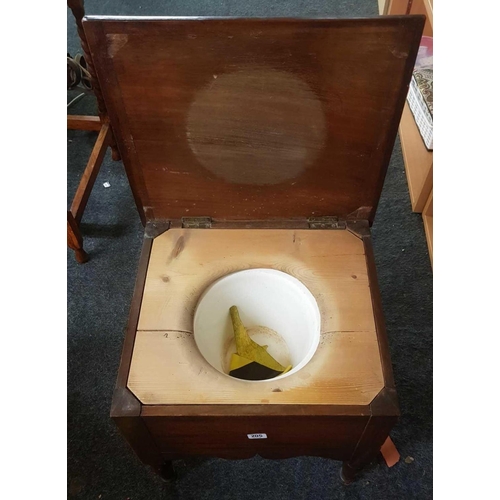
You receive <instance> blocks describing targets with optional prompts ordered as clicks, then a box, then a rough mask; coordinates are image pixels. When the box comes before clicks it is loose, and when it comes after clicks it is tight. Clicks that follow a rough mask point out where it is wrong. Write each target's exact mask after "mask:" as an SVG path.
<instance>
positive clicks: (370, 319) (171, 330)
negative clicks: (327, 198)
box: [128, 229, 384, 405]
mask: <svg viewBox="0 0 500 500" xmlns="http://www.w3.org/2000/svg"><path fill="white" fill-rule="evenodd" d="M257 267H265V268H272V269H277V270H280V271H284V272H287V273H289V274H290V275H292V276H295V277H296V278H298V279H300V280H301V281H302V283H304V285H305V286H307V287H308V289H309V290H310V291H311V293H312V294H313V295H314V296H315V298H316V300H317V302H318V306H319V308H320V312H321V322H322V328H321V341H320V345H319V347H318V350H317V352H316V354H315V355H314V357H313V358H312V360H311V361H310V362H309V363H308V365H307V366H306V367H305V368H303V369H302V370H300V371H299V372H298V373H297V374H295V375H292V376H290V377H287V378H284V379H282V380H279V381H277V382H272V381H270V382H266V383H259V384H251V383H247V382H242V381H237V380H233V379H231V378H229V377H226V376H224V375H222V374H220V373H219V372H217V371H216V370H215V369H214V368H212V367H211V366H210V365H209V364H208V363H207V362H206V361H205V360H204V359H203V358H202V356H201V354H200V353H199V351H198V349H197V347H196V345H195V342H194V338H193V325H192V321H193V315H194V310H195V307H196V303H197V301H198V298H199V297H200V295H201V293H202V292H203V291H204V290H205V288H206V287H207V286H209V285H210V284H211V283H212V282H213V281H215V280H216V279H218V278H220V277H222V276H224V275H226V274H228V273H230V272H234V271H238V270H242V269H249V268H257ZM242 384H243V385H242ZM383 386H384V380H383V373H382V367H381V361H380V352H379V347H378V342H377V335H376V331H375V323H374V316H373V308H372V302H371V295H370V289H369V285H368V277H367V267H366V261H365V255H364V246H363V242H362V241H361V240H360V239H359V238H357V237H356V236H354V235H353V234H351V233H350V232H349V231H344V230H293V229H283V230H265V229H262V230H261V229H252V230H242V229H206V230H204V229H171V230H169V231H166V232H165V233H163V234H162V235H160V236H159V237H157V238H155V240H154V241H153V247H152V250H151V257H150V262H149V268H148V272H147V276H146V283H145V287H144V294H143V302H142V307H141V313H140V317H139V323H138V331H137V334H136V339H135V345H134V351H133V355H132V361H131V366H130V372H129V378H128V387H129V389H130V390H131V391H132V392H133V393H134V394H135V395H136V397H137V398H138V399H139V400H140V401H141V402H142V403H143V404H233V403H240V404H268V403H269V404H273V403H277V404H325V405H332V404H335V405H367V404H369V403H370V402H371V401H372V400H373V398H374V397H375V396H376V395H377V394H378V392H379V391H380V390H381V389H382V387H383ZM242 388H244V390H242Z"/></svg>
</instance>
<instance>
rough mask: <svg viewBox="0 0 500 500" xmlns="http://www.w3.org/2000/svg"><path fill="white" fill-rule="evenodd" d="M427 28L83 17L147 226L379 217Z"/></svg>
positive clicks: (396, 20) (389, 20)
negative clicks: (195, 220) (198, 220)
mask: <svg viewBox="0 0 500 500" xmlns="http://www.w3.org/2000/svg"><path fill="white" fill-rule="evenodd" d="M423 24H424V17H423V16H396V17H376V18H371V19H234V18H211V19H206V18H111V17H89V18H86V19H85V20H84V28H85V33H86V35H87V38H88V44H89V47H90V51H91V54H92V59H93V63H94V65H95V68H96V71H97V75H98V78H99V82H100V85H101V89H102V93H103V95H104V100H105V103H106V106H107V109H108V113H109V116H110V120H111V124H112V127H113V130H114V133H115V136H116V140H117V142H118V146H119V149H120V152H121V154H122V156H123V160H124V163H125V166H126V168H127V170H128V172H129V176H130V177H131V178H132V184H133V186H132V187H133V189H134V191H135V194H136V196H138V197H139V198H140V200H141V203H142V205H143V207H144V211H145V214H146V218H147V219H150V220H151V219H169V220H171V219H179V218H181V217H196V216H210V217H212V218H214V219H243V220H245V219H247V220H258V219H291V218H305V217H311V216H312V217H314V216H315V217H318V216H328V215H329V216H338V217H342V218H367V219H370V220H372V219H373V216H374V212H375V208H376V206H377V203H378V200H379V197H380V192H381V190H382V185H383V181H384V177H385V172H386V169H387V165H388V163H389V160H390V156H391V152H392V148H393V145H394V140H395V137H396V133H397V128H398V123H399V119H400V117H401V112H402V109H403V105H404V101H405V97H406V92H407V88H408V84H409V81H410V77H411V71H412V68H413V64H414V61H415V57H416V53H417V50H418V46H419V41H420V37H421V34H422V29H423Z"/></svg>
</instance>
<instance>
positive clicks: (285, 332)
mask: <svg viewBox="0 0 500 500" xmlns="http://www.w3.org/2000/svg"><path fill="white" fill-rule="evenodd" d="M233 305H235V306H237V307H238V310H239V313H240V317H241V320H242V322H243V324H244V325H245V327H246V328H247V330H248V332H249V334H250V336H251V337H252V338H253V339H254V340H255V341H256V342H258V343H259V344H267V345H268V346H269V347H268V352H269V353H270V354H271V355H272V356H273V357H275V358H276V359H277V360H278V361H279V362H280V363H281V364H283V365H287V364H291V365H292V369H291V370H290V371H289V372H288V373H285V374H284V375H279V376H278V377H276V378H274V379H272V380H278V379H281V378H284V377H289V376H291V375H293V374H294V373H297V372H298V371H299V370H300V369H301V368H303V367H304V366H305V365H306V364H307V363H308V362H309V360H310V359H311V358H312V357H313V355H314V353H315V352H316V349H317V347H318V344H319V339H320V322H321V317H320V312H319V308H318V304H317V303H316V300H315V298H314V297H313V295H312V294H311V292H310V291H309V290H308V289H307V288H306V287H305V286H304V285H303V284H302V283H301V282H300V281H299V280H298V279H296V278H294V277H293V276H290V275H289V274H286V273H283V272H281V271H275V270H274V269H248V270H246V271H239V272H236V273H233V274H229V275H227V276H224V277H222V278H220V279H219V280H217V281H215V282H214V283H212V284H211V285H210V286H209V287H208V288H207V289H206V290H205V292H203V294H202V296H201V297H200V300H199V301H198V305H197V307H196V311H195V315H194V339H195V342H196V345H197V346H198V349H199V350H200V352H201V354H202V356H203V357H204V358H205V359H206V361H207V362H208V363H209V364H210V365H212V366H213V367H214V368H215V369H216V370H218V371H219V372H221V373H223V374H224V375H227V376H228V377H229V375H228V371H229V359H230V357H231V354H232V353H234V352H236V349H235V347H234V340H233V328H232V323H231V318H230V316H229V308H230V307H231V306H233ZM259 327H265V328H259ZM273 331H274V332H273ZM276 333H277V334H278V335H276ZM283 341H284V342H283ZM231 379H233V380H236V379H234V378H233V377H231ZM238 380H239V379H238ZM245 382H251V383H256V382H258V383H259V382H266V381H265V380H258V381H245Z"/></svg>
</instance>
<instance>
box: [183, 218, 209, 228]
mask: <svg viewBox="0 0 500 500" xmlns="http://www.w3.org/2000/svg"><path fill="white" fill-rule="evenodd" d="M181 220H182V227H185V228H190V229H209V228H211V227H212V219H211V218H210V217H182V219H181Z"/></svg>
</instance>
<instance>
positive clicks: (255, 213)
mask: <svg viewBox="0 0 500 500" xmlns="http://www.w3.org/2000/svg"><path fill="white" fill-rule="evenodd" d="M423 21H424V19H423V17H422V16H403V17H395V18H381V17H378V18H374V19H357V20H347V19H340V20H332V19H330V20H291V19H175V18H172V19H168V18H167V19H151V18H147V19H141V18H134V19H122V18H120V19H113V18H102V17H95V18H89V19H88V20H86V21H84V27H85V33H86V35H87V38H88V42H89V47H90V50H91V53H92V57H93V61H94V64H95V68H96V71H97V74H98V77H99V80H100V82H101V85H102V91H103V96H104V99H105V100H106V106H107V109H108V110H109V114H110V119H111V123H112V124H113V127H114V130H115V133H116V138H117V141H118V144H119V146H120V151H122V153H123V159H124V162H125V164H126V165H128V168H129V169H130V171H131V172H132V173H133V180H134V184H133V188H134V189H135V190H136V193H137V196H138V197H139V199H140V200H141V203H142V206H143V209H144V213H145V215H146V218H147V221H148V222H147V224H146V230H145V239H144V246H143V252H142V256H141V260H140V263H139V270H138V277H137V283H136V289H135V293H134V298H133V301H132V307H131V312H130V319H129V324H128V329H127V333H126V337H125V342H124V347H123V353H122V359H121V364H120V369H119V373H118V379H117V384H116V389H115V393H114V396H113V402H112V409H111V416H112V418H113V419H114V420H115V422H116V423H117V425H118V427H119V428H120V430H121V432H122V433H123V435H124V436H125V438H126V439H127V440H128V442H129V443H130V444H131V446H132V447H133V449H134V450H135V452H136V453H137V454H138V456H139V457H140V458H141V460H142V461H143V462H144V463H146V464H148V465H150V466H152V467H153V469H154V470H155V471H157V472H158V473H159V474H162V475H163V476H164V477H165V478H170V477H172V475H173V467H172V463H171V461H172V460H174V459H177V458H182V457H186V456H190V455H212V456H218V457H225V458H246V457H251V456H253V455H255V454H259V455H261V456H263V457H266V458H285V457H291V456H297V455H314V456H323V457H330V458H333V459H336V460H342V461H343V462H344V464H343V467H342V479H343V480H344V481H345V482H346V483H348V482H350V481H352V480H353V478H354V475H355V473H356V472H357V471H359V470H360V469H361V468H362V467H364V466H365V465H366V464H368V463H369V462H370V461H371V460H373V459H374V458H375V456H376V455H377V454H378V453H379V451H380V448H381V446H382V444H383V443H384V442H385V440H386V439H387V437H388V435H389V432H390V430H391V428H392V427H393V425H394V424H395V423H396V421H397V418H398V415H399V409H398V404H397V397H396V390H395V387H394V380H393V376H392V369H391V362H390V356H389V349H388V344H387V337H386V333H385V327H384V320H383V314H382V308H381V303H380V295H379V291H378V286H377V277H376V270H375V263H374V256H373V249H372V243H371V236H370V225H371V223H372V221H373V217H374V215H375V210H376V206H377V203H378V200H379V197H380V192H381V190H382V185H383V180H384V176H385V172H386V169H387V165H388V162H389V159H390V156H391V152H392V148H393V145H394V140H395V137H396V133H397V127H398V123H399V119H400V117H401V112H402V109H403V105H404V102H405V96H406V90H407V88H408V87H407V86H408V84H409V81H410V76H411V70H412V67H413V64H414V61H415V56H416V53H417V50H418V46H419V40H420V37H421V34H422V28H423ZM251 268H270V269H277V270H280V271H283V272H286V273H288V274H290V275H292V276H295V277H296V278H298V279H299V280H300V281H302V283H304V284H305V286H307V287H308V289H309V290H310V291H311V293H312V294H313V295H314V297H315V299H316V301H317V303H318V305H319V308H320V312H321V341H320V345H319V347H318V349H317V351H316V353H315V354H314V356H313V358H312V359H311V361H310V362H309V363H308V364H307V365H306V366H305V367H304V368H302V369H301V370H299V371H298V372H297V373H294V374H292V375H290V376H288V377H285V378H283V379H280V380H275V381H273V380H269V381H267V382H259V383H253V384H252V383H248V382H242V381H240V380H236V379H232V378H229V377H227V376H225V375H223V374H221V373H219V372H218V371H216V370H215V369H213V368H212V367H211V366H210V365H209V364H208V363H207V362H206V361H205V359H204V358H203V357H202V356H201V354H200V353H199V351H198V350H197V348H196V345H195V342H194V339H193V314H194V310H195V307H196V304H197V301H198V300H199V298H200V295H201V294H202V292H203V291H204V290H205V289H206V288H207V287H208V286H209V285H210V284H211V283H212V282H213V281H215V280H217V279H218V278H220V277H222V276H224V275H226V274H228V273H231V272H234V271H238V270H242V269H251ZM256 436H257V437H258V438H259V439H254V438H255V437H256Z"/></svg>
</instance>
